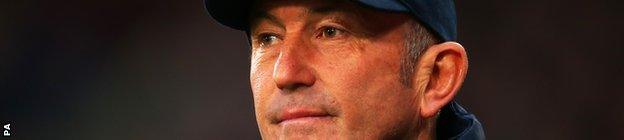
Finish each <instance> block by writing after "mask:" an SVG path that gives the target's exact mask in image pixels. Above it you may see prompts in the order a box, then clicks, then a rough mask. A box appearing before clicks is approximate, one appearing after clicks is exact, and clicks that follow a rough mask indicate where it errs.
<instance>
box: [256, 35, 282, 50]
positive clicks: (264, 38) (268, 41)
mask: <svg viewBox="0 0 624 140" xmlns="http://www.w3.org/2000/svg"><path fill="white" fill-rule="evenodd" d="M277 41H279V38H278V37H277V35H275V34H270V33H263V34H260V35H258V43H259V44H260V46H262V47H265V46H269V45H273V44H275V43H277Z"/></svg>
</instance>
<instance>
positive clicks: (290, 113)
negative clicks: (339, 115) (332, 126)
mask: <svg viewBox="0 0 624 140" xmlns="http://www.w3.org/2000/svg"><path fill="white" fill-rule="evenodd" d="M328 116H330V114H329V113H327V112H326V111H324V110H322V109H318V108H288V109H284V110H283V111H282V112H281V113H280V114H279V115H278V118H277V123H281V122H283V121H287V120H292V119H298V118H304V117H328Z"/></svg>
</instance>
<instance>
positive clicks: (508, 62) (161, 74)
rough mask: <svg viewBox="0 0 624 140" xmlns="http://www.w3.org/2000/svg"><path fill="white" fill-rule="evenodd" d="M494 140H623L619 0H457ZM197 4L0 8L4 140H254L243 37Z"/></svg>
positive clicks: (24, 3)
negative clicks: (6, 130)
mask: <svg viewBox="0 0 624 140" xmlns="http://www.w3.org/2000/svg"><path fill="white" fill-rule="evenodd" d="M456 5H457V10H458V16H459V27H458V28H459V33H460V35H459V42H460V43H461V44H463V45H464V46H465V47H466V48H467V49H468V52H469V56H470V70H469V74H468V78H467V80H466V82H465V85H464V87H463V89H462V90H461V91H460V95H459V97H457V98H458V100H460V102H461V103H462V104H463V105H465V106H466V107H467V108H468V109H469V110H470V111H472V112H473V113H475V114H476V115H477V116H478V117H479V118H480V120H481V122H482V123H483V125H484V126H485V130H486V131H485V132H486V135H487V137H488V138H489V139H494V140H498V139H548V140H550V139H624V104H623V103H624V88H623V87H624V82H622V81H624V74H623V73H624V62H622V61H623V60H624V57H623V56H624V39H623V38H622V37H624V36H623V35H622V34H623V33H624V27H622V25H624V16H623V13H624V8H622V7H623V6H624V5H623V4H622V2H620V1H618V0H584V1H581V0H513V1H508V0H480V1H468V0H457V3H456ZM203 10H204V9H203V7H202V0H104V1H88V0H2V1H1V2H0V101H1V103H0V124H3V125H4V124H7V123H11V128H12V129H11V131H10V132H11V134H12V136H11V137H8V138H7V137H0V138H4V139H15V140H17V139H20V140H31V139H32V140H44V139H45V140H56V139H62V140H63V139H76V140H82V139H94V140H99V139H101V140H110V139H122V140H125V139H128V140H130V139H132V140H134V139H163V140H165V139H167V140H169V139H190V140H193V139H259V134H258V130H257V126H256V123H255V119H254V112H253V103H252V101H253V99H252V96H251V91H250V88H249V83H248V81H249V80H248V74H249V56H248V53H249V50H248V47H247V43H246V37H245V36H244V34H243V33H242V32H240V31H235V30H232V29H228V28H224V27H222V26H219V25H218V24H217V23H215V22H214V21H213V20H212V19H210V17H209V16H208V15H207V14H206V13H205V12H204V11H203Z"/></svg>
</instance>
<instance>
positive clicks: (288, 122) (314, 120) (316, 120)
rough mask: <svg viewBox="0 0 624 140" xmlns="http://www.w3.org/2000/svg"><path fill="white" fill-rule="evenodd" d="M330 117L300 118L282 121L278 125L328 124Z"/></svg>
mask: <svg viewBox="0 0 624 140" xmlns="http://www.w3.org/2000/svg"><path fill="white" fill-rule="evenodd" d="M331 119H332V117H331V116H317V117H301V118H295V119H289V120H284V121H282V122H280V123H279V125H281V126H289V125H313V124H322V123H329V122H330V121H331Z"/></svg>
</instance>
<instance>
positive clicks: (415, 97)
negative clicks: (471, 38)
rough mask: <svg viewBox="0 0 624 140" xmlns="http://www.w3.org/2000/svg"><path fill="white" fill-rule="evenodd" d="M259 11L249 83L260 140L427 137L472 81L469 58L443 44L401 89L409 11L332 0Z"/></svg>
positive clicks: (268, 5)
mask: <svg viewBox="0 0 624 140" xmlns="http://www.w3.org/2000/svg"><path fill="white" fill-rule="evenodd" d="M255 9H256V11H257V12H253V13H254V15H252V21H253V22H252V23H251V25H252V26H251V32H250V35H251V40H252V56H251V71H250V81H251V85H252V90H253V97H254V105H255V111H256V120H257V122H258V126H259V128H260V133H261V135H262V138H263V139H308V138H314V139H387V138H416V137H421V138H422V137H424V138H430V137H431V136H432V135H431V134H430V130H431V128H432V125H431V124H427V123H426V122H431V121H428V120H431V118H434V117H435V114H436V112H437V111H438V110H439V109H440V108H441V107H442V106H444V105H445V104H446V103H448V102H449V101H450V100H451V99H452V98H453V96H454V95H455V92H456V91H457V90H458V89H459V87H460V85H461V82H462V81H463V78H464V77H465V71H466V67H467V61H466V58H467V57H466V54H465V51H464V50H463V48H462V47H461V45H459V44H457V43H443V44H439V45H435V46H433V47H432V48H431V49H429V50H428V51H427V52H425V53H423V54H422V58H421V59H419V62H418V66H417V70H416V71H415V74H413V78H412V79H413V81H414V82H412V83H413V84H412V85H404V84H402V83H401V82H400V68H401V63H400V61H401V59H402V57H403V54H404V51H405V47H404V46H405V41H406V38H405V34H406V33H407V32H408V31H409V30H410V24H411V21H412V20H411V17H410V16H409V15H407V14H401V13H391V12H383V11H378V10H374V9H370V8H367V7H363V6H361V5H358V4H355V3H353V2H349V1H335V0H334V1H270V2H267V1H264V2H259V4H257V5H256V7H255ZM434 47H435V48H434ZM425 132H427V133H425Z"/></svg>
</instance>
